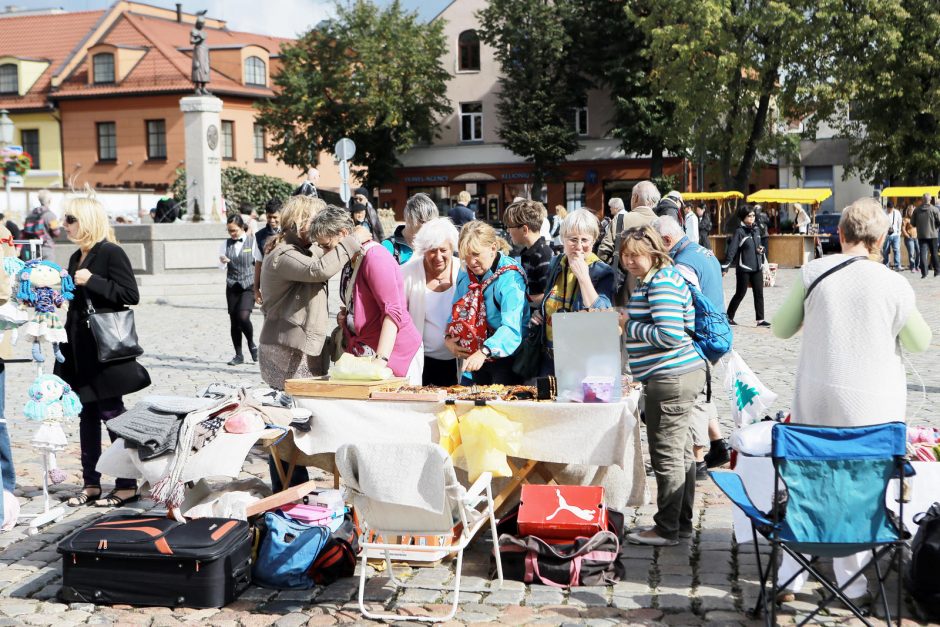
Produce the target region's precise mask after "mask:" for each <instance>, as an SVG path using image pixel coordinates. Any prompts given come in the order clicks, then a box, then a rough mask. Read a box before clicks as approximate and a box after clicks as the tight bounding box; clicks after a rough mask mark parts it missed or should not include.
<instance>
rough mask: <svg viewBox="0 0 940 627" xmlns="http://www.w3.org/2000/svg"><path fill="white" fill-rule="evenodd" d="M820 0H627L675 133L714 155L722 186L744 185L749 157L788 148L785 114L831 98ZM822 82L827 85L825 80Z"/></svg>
mask: <svg viewBox="0 0 940 627" xmlns="http://www.w3.org/2000/svg"><path fill="white" fill-rule="evenodd" d="M832 4H833V3H832V2H828V1H827V0H818V1H817V0H790V1H789V2H778V1H775V0H631V1H630V2H629V3H628V6H627V9H626V10H627V15H628V16H629V17H630V19H631V20H632V21H633V22H634V23H635V24H636V25H637V27H638V28H639V29H640V30H641V31H642V32H644V33H646V34H647V35H648V37H649V46H648V47H647V49H646V54H647V55H648V58H649V60H650V67H651V72H650V80H651V82H652V83H654V84H656V85H658V86H660V89H659V90H658V92H657V93H658V94H660V95H661V97H662V98H664V99H665V100H666V102H668V103H670V105H671V107H672V109H671V111H670V112H669V113H670V118H671V124H672V126H673V129H672V130H673V136H674V137H677V138H679V139H680V140H682V142H683V143H684V144H685V146H686V149H692V150H695V151H696V152H698V151H701V152H703V153H704V154H705V156H706V157H708V158H711V159H715V160H716V161H717V162H718V165H719V171H720V175H721V178H722V183H723V186H724V187H725V188H726V189H737V190H740V191H745V192H746V191H747V183H748V180H749V178H750V176H751V172H752V171H753V169H754V167H755V165H756V164H757V163H758V162H759V161H760V160H769V159H772V158H774V157H776V156H777V155H779V154H781V153H784V152H785V153H789V154H791V156H792V153H793V152H794V150H795V147H796V142H795V140H794V137H793V136H791V135H788V134H785V133H781V132H778V130H777V129H778V127H779V125H780V123H781V121H782V120H783V119H784V117H790V116H793V115H799V114H805V113H807V112H808V111H809V110H810V108H811V107H812V106H816V105H819V104H820V103H822V102H824V101H826V100H827V99H829V98H832V97H833V96H834V95H835V94H834V93H833V92H832V90H831V89H828V88H829V87H830V86H831V82H832V68H831V67H830V66H827V65H826V64H824V63H820V59H822V58H825V56H826V55H825V54H824V52H825V51H826V50H828V48H827V46H828V41H827V31H826V29H827V28H828V27H829V24H830V21H829V18H830V15H829V11H830V10H831V9H832ZM823 87H825V89H824V88H823Z"/></svg>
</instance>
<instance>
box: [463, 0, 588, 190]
mask: <svg viewBox="0 0 940 627" xmlns="http://www.w3.org/2000/svg"><path fill="white" fill-rule="evenodd" d="M569 10H570V5H569V4H568V3H567V2H564V1H558V2H550V1H547V0H490V1H489V2H488V3H487V6H486V8H485V9H483V10H482V11H480V13H479V14H478V17H479V19H480V25H481V32H480V38H481V39H482V40H483V41H484V42H485V43H487V44H488V45H489V46H491V47H492V48H493V49H494V51H495V56H496V59H497V60H498V61H499V64H500V70H501V73H500V79H499V99H498V102H497V112H498V114H499V121H500V128H499V137H500V139H502V140H503V142H504V143H505V145H506V147H507V148H508V149H509V150H511V151H512V152H513V153H515V154H517V155H519V156H521V157H525V158H526V160H528V161H531V162H532V165H533V171H534V173H533V175H534V179H535V185H534V189H535V190H541V187H542V182H543V181H544V180H546V179H548V178H552V177H553V176H554V175H555V174H556V172H557V168H558V166H559V164H561V163H562V162H564V161H565V159H566V158H567V156H568V155H570V154H572V153H573V152H575V151H576V150H578V148H579V144H578V138H577V131H576V128H575V125H574V111H575V109H576V108H577V107H579V106H583V105H585V104H586V102H585V97H586V90H587V86H588V84H589V83H588V80H587V77H586V76H585V74H584V72H582V71H581V68H579V67H578V65H579V60H580V59H579V57H578V55H577V54H576V53H575V52H576V50H575V45H574V42H573V39H572V36H571V35H572V34H571V32H569V30H568V28H567V25H568V24H569V23H570V20H569V15H568V13H567V12H568V11H569ZM537 193H538V191H536V194H537Z"/></svg>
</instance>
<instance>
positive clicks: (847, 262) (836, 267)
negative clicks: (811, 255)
mask: <svg viewBox="0 0 940 627" xmlns="http://www.w3.org/2000/svg"><path fill="white" fill-rule="evenodd" d="M862 259H868V257H850V258H848V259H846V260H845V261H843V262H842V263H837V264H836V265H834V266H832V267H831V268H829V269H828V270H826V271H825V272H823V273H822V274H820V275H819V276H818V277H816V280H815V281H813V282H812V283H810V286H809V288H807V290H806V295H805V296H803V300H806V299H808V298H809V295H810V294H811V293H812V291H813V289H815V287H816V286H817V285H819V282H820V281H822V280H823V279H825V278H826V277H827V276H829V275H830V274H832V273H833V272H838V271H839V270H841V269H842V268H844V267H846V266H849V265H851V264H853V263H855V262H856V261H861V260H862Z"/></svg>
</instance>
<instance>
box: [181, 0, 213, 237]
mask: <svg viewBox="0 0 940 627" xmlns="http://www.w3.org/2000/svg"><path fill="white" fill-rule="evenodd" d="M204 14H205V11H200V12H199V13H198V14H197V15H199V18H197V20H196V26H195V28H193V30H192V33H191V34H190V41H191V42H192V44H193V46H194V47H193V67H192V70H193V71H192V80H193V83H194V85H195V88H196V89H195V95H194V96H186V97H184V98H181V99H180V110H182V112H183V127H184V132H185V139H186V211H187V214H188V215H189V216H195V215H196V212H195V211H194V207H195V206H198V207H199V209H200V211H199V214H201V215H202V216H204V218H205V219H206V220H208V221H210V222H211V221H216V220H219V219H220V216H221V215H222V159H221V155H220V154H219V140H220V137H219V132H220V131H219V129H220V128H221V122H220V119H219V114H220V113H221V112H222V101H221V100H219V99H218V98H216V97H215V96H212V95H211V94H210V93H209V90H208V89H206V85H207V84H208V82H209V49H208V47H207V46H206V37H205V32H204V31H203V30H202V27H203V24H204V23H205V22H204V20H203V17H202V16H203V15H204ZM197 203H198V205H197Z"/></svg>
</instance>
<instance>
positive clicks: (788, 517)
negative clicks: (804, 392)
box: [709, 422, 906, 625]
mask: <svg viewBox="0 0 940 627" xmlns="http://www.w3.org/2000/svg"><path fill="white" fill-rule="evenodd" d="M772 438H773V446H772V452H771V455H772V457H773V465H774V497H773V501H772V502H773V503H774V506H772V508H771V512H770V513H764V512H761V511H760V510H758V509H757V507H755V506H754V503H753V502H752V501H751V498H750V497H749V496H748V494H747V491H746V490H745V489H744V484H743V483H742V481H741V477H739V476H738V475H737V474H735V473H733V472H710V473H709V475H711V478H712V480H714V482H715V483H716V484H717V485H718V487H719V488H721V490H722V492H724V493H725V494H726V495H727V496H728V498H730V499H731V501H732V502H733V503H734V504H735V505H736V506H737V507H739V508H741V510H742V511H743V512H744V513H745V514H746V515H747V517H748V518H750V520H751V527H752V536H753V539H754V549H755V550H754V553H755V555H756V557H757V570H758V573H759V577H760V584H761V589H760V595H759V597H758V600H757V604H756V605H755V607H754V614H755V615H759V614H760V613H761V612H763V614H764V617H765V619H766V622H767V624H768V625H774V624H776V603H775V600H776V598H777V592H778V590H779V589H783V588H786V587H787V586H788V585H789V584H790V583H791V582H792V581H793V580H794V579H795V578H796V577H797V576H798V575H799V574H800V573H802V572H804V571H806V572H807V573H808V574H809V575H810V576H812V577H813V578H815V579H816V580H818V581H819V582H820V583H821V584H822V585H823V587H824V588H825V589H826V590H827V592H828V596H826V597H825V598H824V599H823V600H822V602H820V604H819V606H818V607H817V608H816V609H815V610H814V611H813V612H812V613H811V614H810V615H809V616H807V617H806V619H805V620H804V621H803V622H802V623H800V624H801V625H802V624H805V623H807V622H808V621H810V620H812V618H813V617H814V616H815V615H816V614H817V613H818V612H819V611H821V610H822V609H823V608H825V607H826V606H827V605H828V604H829V603H831V602H832V601H833V600H834V599H836V598H838V599H839V600H840V601H842V603H843V604H845V606H846V607H847V608H848V609H849V610H851V611H852V613H854V614H855V615H856V616H857V617H858V618H859V619H860V620H861V621H862V622H863V623H864V624H866V625H870V624H871V623H869V622H868V621H867V620H866V619H865V615H864V614H863V612H862V610H861V609H859V608H858V607H857V606H856V605H855V604H854V603H852V602H851V601H850V600H849V599H848V598H847V596H846V595H845V593H844V589H845V588H846V587H848V585H849V584H851V583H852V582H853V581H855V579H857V578H858V577H859V576H861V572H858V573H855V575H854V576H852V577H851V578H850V579H849V580H848V581H846V582H845V583H844V585H843V586H842V587H839V586H838V585H837V584H836V583H835V582H833V581H829V580H828V579H827V578H826V577H825V576H823V575H821V574H820V572H819V570H818V569H817V568H816V558H815V557H814V558H812V559H809V560H808V559H806V558H805V557H804V556H803V554H804V553H806V554H809V555H813V556H816V557H819V556H822V557H846V556H848V555H852V554H854V553H859V552H862V551H869V550H870V551H871V552H872V563H873V564H874V568H875V572H876V575H877V578H878V587H879V597H880V599H881V601H882V603H883V605H884V612H885V620H886V622H887V623H890V622H891V612H890V609H889V607H888V598H887V595H886V594H885V587H884V582H885V580H886V579H887V577H888V570H889V569H887V568H886V569H884V571H885V572H884V573H882V568H881V565H880V564H879V559H881V558H883V557H884V556H885V555H887V554H888V553H890V552H891V551H894V553H895V554H894V558H895V559H896V560H897V572H898V573H900V572H901V550H900V548H901V546H902V544H903V540H902V531H901V529H899V528H898V527H897V526H896V525H895V523H893V522H892V521H891V520H889V517H888V510H887V508H886V506H885V498H886V494H887V490H888V485H889V482H890V481H891V480H892V479H893V478H896V477H901V475H902V473H904V472H905V462H904V455H905V442H906V440H905V438H906V430H905V426H904V423H901V422H891V423H886V424H881V425H873V426H866V427H843V428H832V427H817V426H812V425H798V424H789V425H786V424H777V425H774V427H773V431H772ZM903 507H904V503H903V499H902V500H901V502H900V508H901V511H900V512H899V514H898V517H897V520H898V521H900V520H903V519H904V518H903V516H904V510H903ZM758 533H760V534H761V535H763V536H764V537H765V538H767V540H768V541H769V543H770V547H771V551H770V560H769V561H768V562H767V564H766V566H764V565H762V563H761V555H760V547H759V546H758V544H757V534H758ZM781 551H783V552H784V553H785V554H787V555H789V556H790V557H792V558H793V559H794V560H796V562H797V564H798V565H799V566H800V569H799V570H798V571H797V573H796V574H794V576H793V577H791V578H790V579H789V580H788V581H785V582H782V583H780V584H779V585H778V583H777V562H778V557H779V556H780V554H781ZM768 581H769V583H770V593H769V596H768V590H767V584H768ZM901 588H902V583H901V578H900V577H898V598H897V614H896V616H897V621H898V624H899V625H900V623H901V594H902V590H901ZM876 600H877V599H876Z"/></svg>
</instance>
